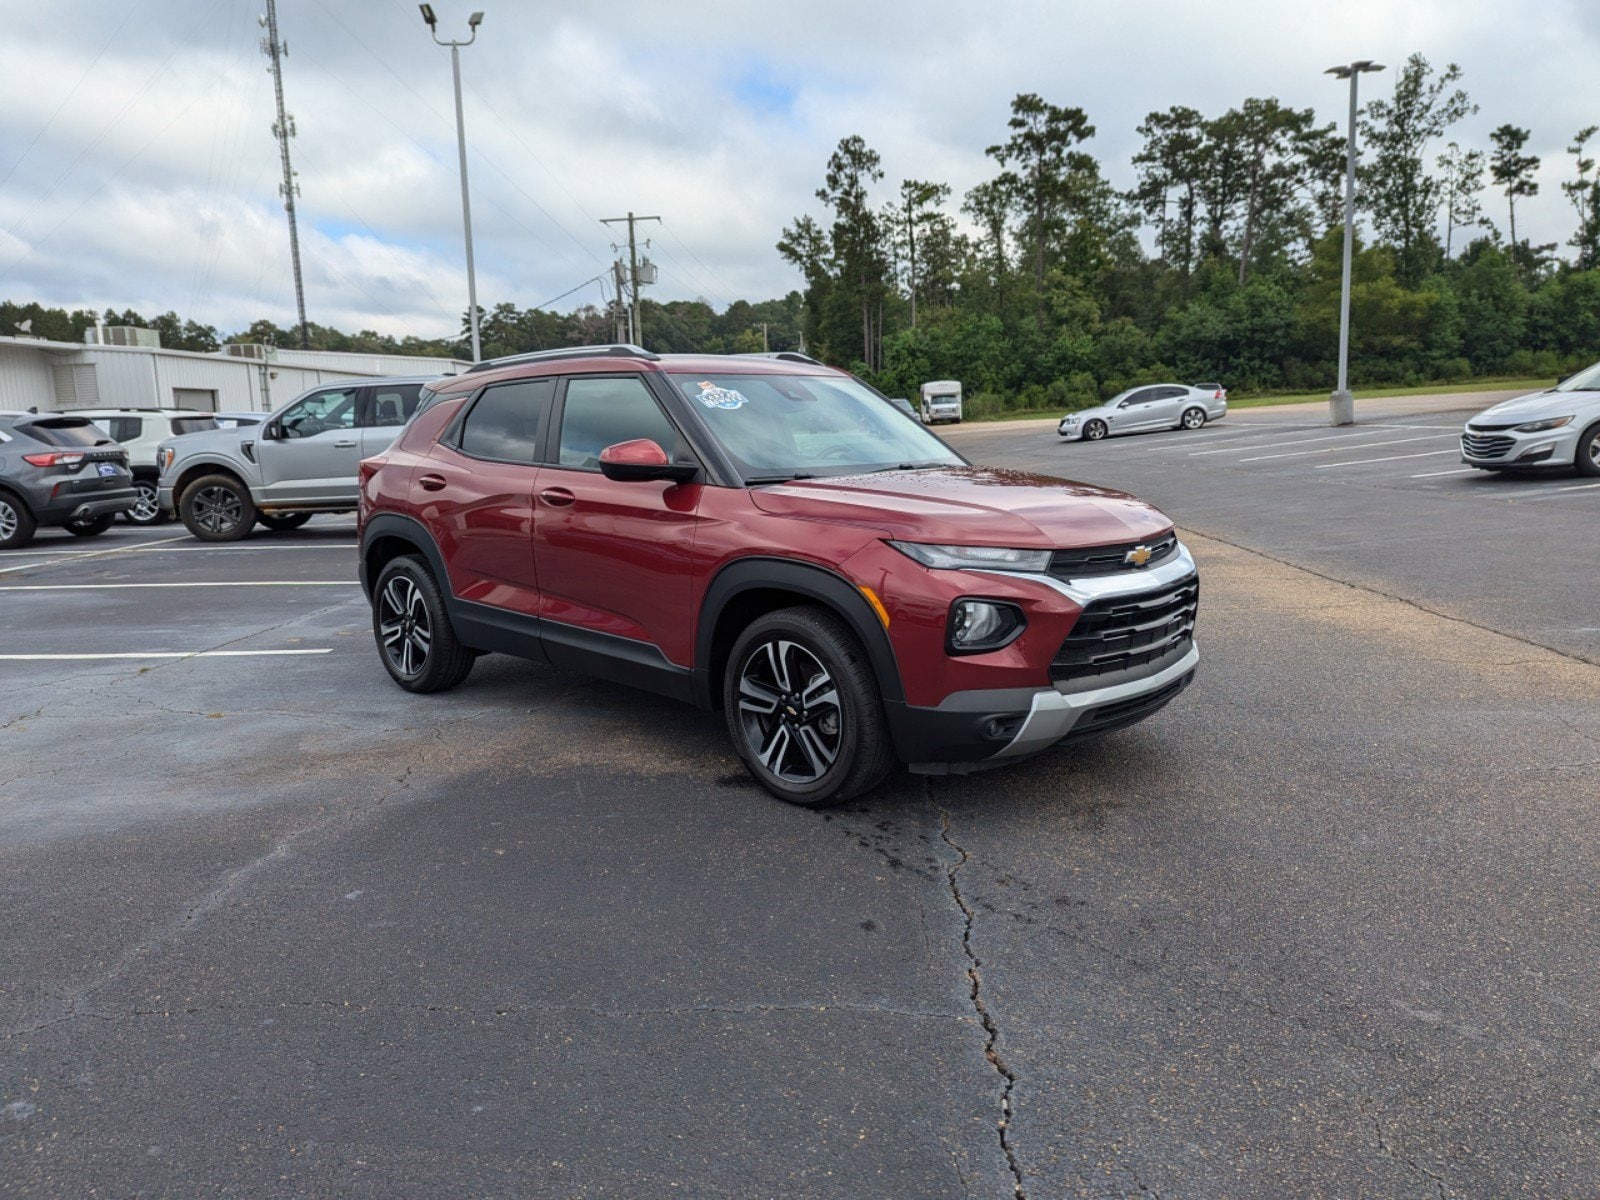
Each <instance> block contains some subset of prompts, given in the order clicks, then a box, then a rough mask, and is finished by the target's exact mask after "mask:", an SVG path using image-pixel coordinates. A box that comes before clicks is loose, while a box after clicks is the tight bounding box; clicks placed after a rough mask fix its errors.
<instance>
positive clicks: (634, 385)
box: [560, 378, 678, 470]
mask: <svg viewBox="0 0 1600 1200" xmlns="http://www.w3.org/2000/svg"><path fill="white" fill-rule="evenodd" d="M636 438H649V439H650V440H651V441H653V442H656V443H657V444H659V445H660V446H661V448H662V449H664V450H665V451H666V452H667V455H668V457H673V458H675V457H676V456H677V450H678V431H677V430H676V429H674V428H673V427H672V422H671V421H669V420H667V418H666V415H665V414H664V413H663V412H662V411H661V406H660V405H658V404H657V403H656V401H655V397H653V396H652V395H651V394H650V389H649V388H647V387H646V386H645V385H644V381H643V380H641V379H638V378H631V379H593V378H584V379H569V380H567V398H566V400H565V402H564V403H563V405H562V409H561V454H560V461H561V465H562V466H563V467H577V468H579V469H581V470H598V469H599V466H600V451H602V450H604V449H605V448H606V447H607V446H614V445H616V444H617V443H618V442H631V441H633V440H635V439H636Z"/></svg>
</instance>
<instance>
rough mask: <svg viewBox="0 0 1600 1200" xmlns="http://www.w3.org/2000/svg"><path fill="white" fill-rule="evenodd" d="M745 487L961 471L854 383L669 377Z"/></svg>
mask: <svg viewBox="0 0 1600 1200" xmlns="http://www.w3.org/2000/svg"><path fill="white" fill-rule="evenodd" d="M669 378H670V379H671V380H672V382H673V383H674V384H675V385H676V386H677V388H678V389H679V390H680V391H681V392H682V393H683V394H684V396H685V397H687V398H688V400H689V402H690V403H691V404H695V405H698V406H699V412H700V414H701V416H702V417H704V419H705V423H706V424H707V425H708V426H709V427H710V428H711V431H712V433H714V434H715V435H716V437H717V440H718V441H719V442H721V443H722V446H723V449H725V450H726V451H727V452H728V454H729V455H730V456H731V457H732V458H733V460H734V464H735V465H736V466H737V467H738V469H739V472H740V474H741V475H743V476H744V477H745V480H746V482H756V481H761V480H765V481H770V480H773V479H792V478H795V477H797V476H798V477H808V476H815V475H855V474H860V473H862V472H866V471H889V470H895V469H898V468H915V467H943V466H959V465H961V461H962V460H961V458H960V457H959V456H958V455H956V454H955V453H954V452H953V451H952V450H951V449H950V448H949V447H948V446H946V445H945V444H944V443H943V442H941V441H940V440H939V439H938V438H936V437H934V436H933V434H931V433H929V432H928V431H927V430H926V429H924V428H923V427H922V426H921V425H920V424H918V423H917V422H916V421H915V420H914V419H913V418H911V417H909V416H907V415H906V414H905V413H903V412H901V411H899V410H898V409H896V408H895V407H894V405H892V404H889V403H887V402H886V401H885V400H883V399H882V398H881V397H879V396H877V395H875V394H874V393H873V392H871V391H870V390H868V389H867V388H866V387H864V386H862V385H861V384H859V383H857V382H855V381H854V380H852V379H841V378H837V377H833V376H817V375H672V376H669Z"/></svg>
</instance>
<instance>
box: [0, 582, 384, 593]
mask: <svg viewBox="0 0 1600 1200" xmlns="http://www.w3.org/2000/svg"><path fill="white" fill-rule="evenodd" d="M359 586H360V585H359V584H358V583H357V582H356V581H355V580H354V579H248V580H234V579H223V580H216V581H214V582H202V583H8V584H0V592H118V591H129V590H133V589H136V588H248V587H359Z"/></svg>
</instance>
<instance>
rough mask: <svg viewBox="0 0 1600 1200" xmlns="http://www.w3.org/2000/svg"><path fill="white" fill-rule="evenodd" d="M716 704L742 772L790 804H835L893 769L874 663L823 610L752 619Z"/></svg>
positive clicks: (737, 643) (730, 658) (784, 611)
mask: <svg viewBox="0 0 1600 1200" xmlns="http://www.w3.org/2000/svg"><path fill="white" fill-rule="evenodd" d="M722 703H723V709H724V712H725V713H726V715H727V719H728V733H729V735H730V736H731V737H732V738H733V745H734V749H735V750H736V751H737V752H738V754H739V757H740V759H741V760H743V762H744V765H745V768H746V769H747V770H748V771H749V772H750V774H752V775H754V776H755V778H756V781H757V782H758V783H760V784H761V786H762V787H764V788H766V789H767V791H769V792H771V793H772V794H773V795H774V796H776V797H778V799H780V800H786V801H788V802H789V803H790V804H798V805H802V806H804V807H806V808H821V807H823V806H825V805H829V804H838V803H840V802H841V801H845V800H849V799H850V798H852V797H854V796H859V795H861V794H862V793H863V792H866V791H870V790H871V789H872V788H874V787H876V786H877V785H878V784H879V783H881V782H882V781H883V779H884V777H885V776H887V775H888V774H889V772H890V771H891V770H893V768H894V765H895V756H894V747H893V745H892V744H891V743H890V740H889V729H888V723H887V721H886V719H885V717H884V713H883V700H882V695H881V693H880V690H879V687H878V681H877V678H876V677H875V676H874V675H873V671H872V663H871V660H870V659H868V657H867V653H866V651H865V650H864V649H863V648H862V646H861V643H860V641H859V640H858V639H857V638H856V636H855V634H854V633H852V632H851V631H850V629H849V627H848V626H847V625H845V623H844V622H843V621H841V620H840V619H839V618H838V617H836V616H834V614H833V613H831V612H829V611H827V610H826V609H821V608H811V607H797V608H784V609H779V610H778V611H777V612H771V613H768V614H767V615H766V616H764V617H758V618H757V619H756V620H754V621H752V622H751V623H750V625H749V626H748V627H747V628H746V629H745V630H744V632H743V633H741V634H740V635H739V637H738V639H737V640H736V641H735V642H734V644H733V650H732V651H731V652H730V654H729V655H728V665H727V669H726V671H725V672H724V675H723V681H722Z"/></svg>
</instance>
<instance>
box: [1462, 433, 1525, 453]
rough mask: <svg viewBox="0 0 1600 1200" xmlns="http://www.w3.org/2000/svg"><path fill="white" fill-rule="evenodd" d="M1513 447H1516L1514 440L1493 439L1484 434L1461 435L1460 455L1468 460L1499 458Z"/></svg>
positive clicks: (1505, 438)
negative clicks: (1463, 455)
mask: <svg viewBox="0 0 1600 1200" xmlns="http://www.w3.org/2000/svg"><path fill="white" fill-rule="evenodd" d="M1514 445H1516V439H1515V438H1508V437H1495V436H1492V435H1490V434H1485V433H1463V434H1462V435H1461V453H1463V454H1465V455H1466V456H1467V457H1468V458H1499V457H1500V456H1501V455H1502V454H1504V453H1505V452H1506V451H1507V450H1509V449H1511V447H1512V446H1514Z"/></svg>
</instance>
